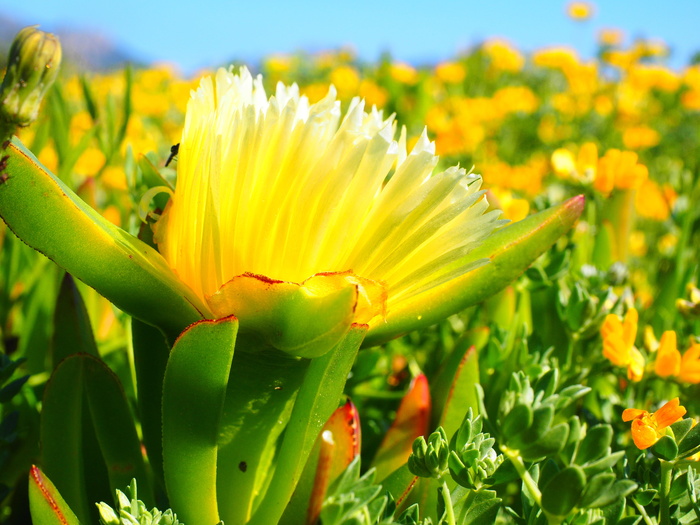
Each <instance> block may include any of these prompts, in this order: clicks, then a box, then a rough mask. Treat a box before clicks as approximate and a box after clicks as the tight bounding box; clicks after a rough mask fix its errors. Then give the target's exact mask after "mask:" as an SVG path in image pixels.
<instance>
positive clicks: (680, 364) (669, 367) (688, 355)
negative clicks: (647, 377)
mask: <svg viewBox="0 0 700 525" xmlns="http://www.w3.org/2000/svg"><path fill="white" fill-rule="evenodd" d="M654 372H656V375H657V376H659V377H670V376H673V377H676V378H678V380H679V381H681V382H683V383H690V384H697V383H700V344H698V343H693V344H692V345H691V346H690V348H688V350H686V351H685V353H684V354H683V355H682V356H681V353H680V352H679V351H678V345H677V343H676V332H674V331H673V330H669V331H667V332H664V333H663V335H662V336H661V341H660V343H659V349H658V353H657V355H656V362H655V363H654Z"/></svg>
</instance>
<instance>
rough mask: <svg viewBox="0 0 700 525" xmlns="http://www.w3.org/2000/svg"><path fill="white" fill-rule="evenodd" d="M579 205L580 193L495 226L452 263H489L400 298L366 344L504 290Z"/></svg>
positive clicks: (575, 216) (580, 208)
mask: <svg viewBox="0 0 700 525" xmlns="http://www.w3.org/2000/svg"><path fill="white" fill-rule="evenodd" d="M583 205H584V197H583V195H579V196H578V197H573V198H571V199H569V200H568V201H566V202H564V203H562V204H559V205H557V206H553V207H552V208H549V209H547V210H544V211H542V212H540V213H537V214H535V215H531V216H529V217H528V218H526V219H524V220H522V221H519V222H516V223H514V224H511V225H509V226H506V227H505V228H502V229H501V230H498V231H497V232H496V233H494V234H493V235H491V236H490V237H488V238H487V239H485V240H484V241H483V243H482V244H481V245H480V246H479V247H477V248H475V249H474V250H472V251H471V252H470V253H469V255H468V256H467V257H466V258H465V259H461V260H459V261H457V263H455V264H459V265H465V264H470V263H472V262H475V261H478V260H480V259H488V260H489V263H488V264H485V265H482V266H480V267H478V268H476V269H474V270H471V271H469V272H467V273H465V274H464V275H462V276H461V277H458V278H456V279H453V280H451V281H448V282H446V283H445V284H443V285H441V286H436V287H434V288H431V289H430V290H428V291H426V292H425V293H422V294H419V295H417V296H416V297H415V298H413V299H411V300H410V301H408V300H407V301H403V302H401V303H400V305H398V307H397V308H394V309H392V310H390V311H388V312H387V317H386V320H385V321H384V322H378V323H376V324H373V325H372V326H371V327H370V331H369V333H368V334H367V338H366V339H365V342H364V345H365V346H371V345H376V344H379V343H381V342H384V341H386V340H388V339H391V338H392V337H395V336H397V335H401V334H403V333H406V332H408V331H410V330H415V329H417V328H420V327H423V326H429V325H431V324H435V323H436V322H438V321H439V320H441V319H444V318H445V317H447V316H449V315H451V314H453V313H456V312H458V311H460V310H463V309H464V308H466V307H468V306H471V305H473V304H476V303H479V302H480V301H483V300H484V299H486V298H487V297H490V296H491V295H493V294H494V293H496V292H498V291H499V290H502V289H503V288H504V287H505V286H507V285H508V283H510V282H512V281H513V280H515V279H516V278H517V277H518V276H519V275H520V274H522V273H523V272H524V271H525V269H526V268H527V267H528V266H530V264H532V262H533V261H534V260H535V259H536V258H537V257H538V256H540V255H541V254H542V253H544V252H545V251H547V250H548V249H549V248H550V247H551V246H552V244H554V242H555V241H556V240H557V239H558V238H559V237H561V236H562V235H563V234H564V233H566V232H567V231H568V230H569V229H570V228H571V227H572V226H573V224H574V223H575V222H576V220H577V219H578V218H579V216H580V215H581V212H582V211H583Z"/></svg>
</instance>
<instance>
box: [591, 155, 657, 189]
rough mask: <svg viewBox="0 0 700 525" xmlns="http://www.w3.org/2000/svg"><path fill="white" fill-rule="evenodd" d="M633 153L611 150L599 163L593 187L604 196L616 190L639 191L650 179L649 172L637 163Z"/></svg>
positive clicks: (636, 157)
mask: <svg viewBox="0 0 700 525" xmlns="http://www.w3.org/2000/svg"><path fill="white" fill-rule="evenodd" d="M638 158H639V157H638V156H637V154H636V153H634V152H633V151H620V150H618V149H609V150H608V151H606V152H605V155H604V156H603V157H601V158H600V160H599V161H598V173H597V175H596V179H595V181H594V183H593V186H594V187H595V189H596V190H598V191H599V192H601V193H602V194H604V195H607V194H609V193H610V192H611V191H612V190H613V189H614V188H618V189H637V188H639V187H640V186H641V185H642V183H643V182H644V181H645V180H647V179H648V178H649V170H648V169H647V167H646V166H645V165H643V164H639V163H637V159H638Z"/></svg>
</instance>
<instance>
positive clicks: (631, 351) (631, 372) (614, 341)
mask: <svg viewBox="0 0 700 525" xmlns="http://www.w3.org/2000/svg"><path fill="white" fill-rule="evenodd" d="M638 318H639V315H638V314H637V310H636V309H634V308H630V309H629V310H628V311H627V314H625V319H624V321H621V320H620V318H619V317H618V316H617V315H615V314H608V316H607V317H606V318H605V321H603V326H602V327H601V329H600V333H601V335H602V337H603V356H604V357H606V358H607V359H608V360H609V361H610V362H611V363H612V364H614V365H615V366H626V367H627V377H628V379H630V381H641V379H642V377H643V376H644V364H645V362H644V356H643V355H642V354H641V352H640V351H639V350H637V348H636V347H635V346H634V340H635V338H636V337H637V322H638Z"/></svg>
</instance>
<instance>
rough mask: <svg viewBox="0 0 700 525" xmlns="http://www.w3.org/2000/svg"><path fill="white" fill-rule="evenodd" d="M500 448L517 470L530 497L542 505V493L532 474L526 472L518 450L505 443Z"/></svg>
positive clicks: (538, 504)
mask: <svg viewBox="0 0 700 525" xmlns="http://www.w3.org/2000/svg"><path fill="white" fill-rule="evenodd" d="M501 450H502V451H503V453H504V454H505V455H506V457H507V458H508V459H509V460H510V461H511V463H513V466H514V467H515V470H517V471H518V475H519V476H520V479H522V480H523V484H524V485H525V488H527V491H528V492H529V493H530V496H531V497H532V499H534V500H535V503H537V506H538V507H542V493H541V492H540V488H539V487H538V486H537V483H536V482H535V480H534V479H532V476H531V475H530V473H529V472H528V470H527V468H526V467H525V462H524V461H523V458H522V457H521V456H520V452H519V451H517V450H512V449H510V448H508V447H506V446H505V445H501Z"/></svg>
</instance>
